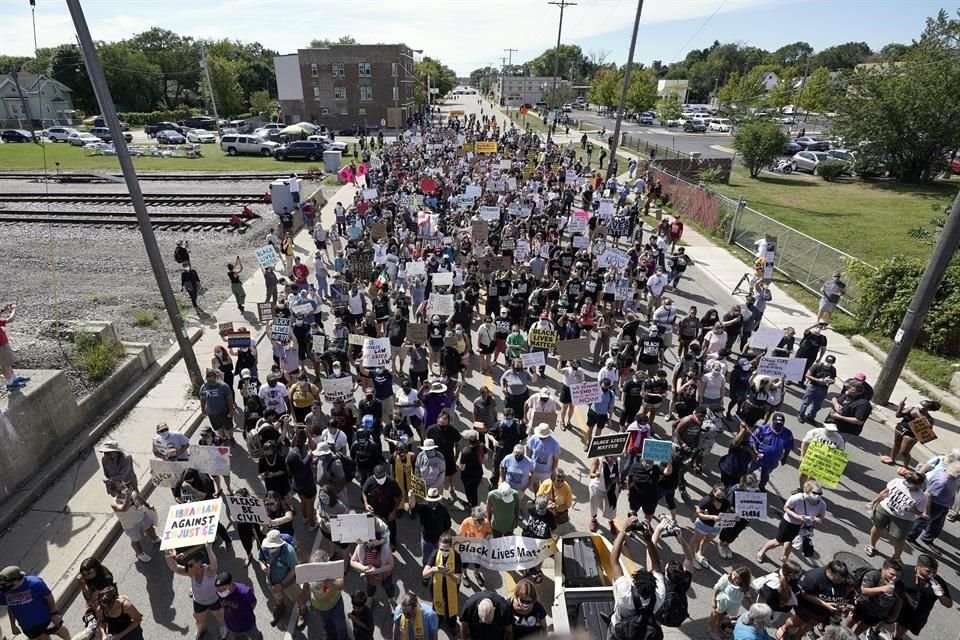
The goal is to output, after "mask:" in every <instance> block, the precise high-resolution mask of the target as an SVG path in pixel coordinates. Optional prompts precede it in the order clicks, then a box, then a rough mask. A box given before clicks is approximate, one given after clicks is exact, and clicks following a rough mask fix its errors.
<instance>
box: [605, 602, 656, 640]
mask: <svg viewBox="0 0 960 640" xmlns="http://www.w3.org/2000/svg"><path fill="white" fill-rule="evenodd" d="M632 597H633V615H632V616H630V617H629V618H627V619H621V620H620V622H618V623H617V624H615V625H613V626H612V627H610V640H663V629H662V628H661V627H660V623H658V622H657V619H656V617H655V616H654V615H653V602H651V603H650V604H648V605H647V606H643V605H642V604H641V602H640V597H639V596H638V595H637V594H636V593H633V594H632Z"/></svg>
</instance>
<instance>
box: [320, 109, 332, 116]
mask: <svg viewBox="0 0 960 640" xmlns="http://www.w3.org/2000/svg"><path fill="white" fill-rule="evenodd" d="M320 115H322V116H328V115H330V109H327V108H326V107H323V108H322V109H320Z"/></svg>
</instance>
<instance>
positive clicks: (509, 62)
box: [504, 49, 520, 67]
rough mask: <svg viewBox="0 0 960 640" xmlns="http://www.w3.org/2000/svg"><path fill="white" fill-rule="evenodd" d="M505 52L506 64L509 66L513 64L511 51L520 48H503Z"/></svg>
mask: <svg viewBox="0 0 960 640" xmlns="http://www.w3.org/2000/svg"><path fill="white" fill-rule="evenodd" d="M504 51H506V52H507V64H508V65H510V66H511V67H512V66H513V52H514V51H520V49H504Z"/></svg>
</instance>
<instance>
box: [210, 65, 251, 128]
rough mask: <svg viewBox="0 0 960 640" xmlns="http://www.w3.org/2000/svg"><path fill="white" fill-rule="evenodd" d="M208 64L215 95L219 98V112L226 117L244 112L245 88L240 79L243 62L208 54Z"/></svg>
mask: <svg viewBox="0 0 960 640" xmlns="http://www.w3.org/2000/svg"><path fill="white" fill-rule="evenodd" d="M207 65H208V66H209V68H210V84H212V85H213V95H214V97H215V98H216V100H217V113H219V114H220V115H221V116H224V117H227V116H235V115H237V114H239V113H243V111H244V99H243V89H241V88H240V81H239V78H240V71H241V68H242V66H243V63H242V62H239V61H237V60H228V59H226V58H221V57H220V56H207Z"/></svg>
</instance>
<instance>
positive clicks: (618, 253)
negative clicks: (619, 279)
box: [597, 247, 630, 270]
mask: <svg viewBox="0 0 960 640" xmlns="http://www.w3.org/2000/svg"><path fill="white" fill-rule="evenodd" d="M628 264H630V254H628V253H627V252H626V251H624V250H622V249H616V248H614V247H607V248H606V250H605V251H604V252H603V253H601V254H600V256H599V257H598V258H597V266H598V267H601V268H604V267H605V268H608V269H620V270H623V269H626V268H627V265H628Z"/></svg>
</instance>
